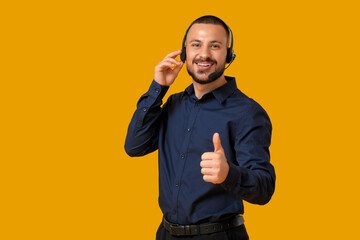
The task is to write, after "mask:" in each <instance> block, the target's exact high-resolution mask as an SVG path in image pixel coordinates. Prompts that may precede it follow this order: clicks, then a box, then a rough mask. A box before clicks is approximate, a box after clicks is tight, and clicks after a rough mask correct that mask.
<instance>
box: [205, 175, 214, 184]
mask: <svg viewBox="0 0 360 240" xmlns="http://www.w3.org/2000/svg"><path fill="white" fill-rule="evenodd" d="M203 179H204V181H205V182H211V183H212V182H214V181H215V180H216V178H215V177H213V176H211V175H204V176H203Z"/></svg>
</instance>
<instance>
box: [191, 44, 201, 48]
mask: <svg viewBox="0 0 360 240" xmlns="http://www.w3.org/2000/svg"><path fill="white" fill-rule="evenodd" d="M191 46H192V47H195V48H198V47H200V44H198V43H193V44H191Z"/></svg>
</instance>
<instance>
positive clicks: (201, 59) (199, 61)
mask: <svg viewBox="0 0 360 240" xmlns="http://www.w3.org/2000/svg"><path fill="white" fill-rule="evenodd" d="M201 62H208V63H215V64H216V63H217V61H216V60H214V59H211V58H206V59H204V58H196V59H194V60H193V63H201Z"/></svg>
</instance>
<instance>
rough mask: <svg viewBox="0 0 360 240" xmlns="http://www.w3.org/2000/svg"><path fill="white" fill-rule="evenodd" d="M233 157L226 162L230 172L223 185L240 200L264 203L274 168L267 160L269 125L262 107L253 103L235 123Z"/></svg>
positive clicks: (269, 193) (270, 190) (271, 189)
mask: <svg viewBox="0 0 360 240" xmlns="http://www.w3.org/2000/svg"><path fill="white" fill-rule="evenodd" d="M237 126H238V128H237V129H236V137H235V143H234V149H235V152H236V160H235V161H234V162H232V161H228V163H229V172H228V176H227V178H226V179H225V181H224V182H223V183H221V184H222V186H223V187H224V188H225V189H226V190H228V191H231V192H233V193H234V194H236V195H237V196H238V197H239V198H240V199H243V200H245V201H247V202H250V203H254V204H261V205H262V204H266V203H267V202H269V201H270V199H271V197H272V195H273V193H274V190H275V178H276V176H275V170H274V167H273V166H272V164H271V163H270V152H269V147H270V143H271V131H272V125H271V122H270V119H269V117H268V115H267V113H266V112H265V110H264V109H262V108H261V106H260V105H258V104H256V105H254V106H253V107H252V108H251V109H250V110H249V111H248V112H247V114H245V115H244V119H243V120H242V121H241V123H239V124H237Z"/></svg>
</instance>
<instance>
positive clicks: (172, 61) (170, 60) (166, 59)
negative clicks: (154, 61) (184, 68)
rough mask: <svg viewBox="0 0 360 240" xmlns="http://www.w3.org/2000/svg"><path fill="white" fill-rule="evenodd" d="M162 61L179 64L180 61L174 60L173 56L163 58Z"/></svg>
mask: <svg viewBox="0 0 360 240" xmlns="http://www.w3.org/2000/svg"><path fill="white" fill-rule="evenodd" d="M163 62H170V63H173V64H175V65H180V63H182V62H180V61H178V60H175V59H173V58H164V60H163Z"/></svg>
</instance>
